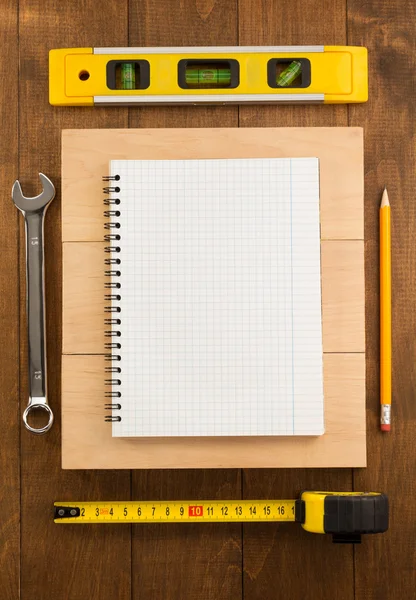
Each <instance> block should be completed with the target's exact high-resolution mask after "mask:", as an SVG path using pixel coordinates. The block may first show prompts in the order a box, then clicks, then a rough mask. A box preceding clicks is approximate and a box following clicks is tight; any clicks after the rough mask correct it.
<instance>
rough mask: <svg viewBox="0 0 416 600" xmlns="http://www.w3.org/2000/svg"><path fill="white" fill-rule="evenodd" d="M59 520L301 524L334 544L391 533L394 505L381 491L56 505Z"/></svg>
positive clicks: (72, 521)
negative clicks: (288, 497)
mask: <svg viewBox="0 0 416 600" xmlns="http://www.w3.org/2000/svg"><path fill="white" fill-rule="evenodd" d="M54 521H55V523H61V524H68V523H70V524H91V523H113V524H114V523H118V524H120V523H243V522H246V523H257V522H283V523H292V522H293V523H300V524H301V525H302V527H303V529H305V530H306V531H309V532H311V533H331V534H332V535H333V540H334V541H335V542H359V541H360V540H361V534H363V533H383V532H385V531H387V529H388V522H389V505H388V499H387V496H386V495H385V494H380V493H378V492H370V493H367V492H306V491H305V492H302V493H301V494H300V497H299V498H298V499H297V500H212V501H206V500H203V501H202V500H195V501H188V500H186V501H179V500H172V501H163V502H159V501H133V502H132V501H127V502H119V501H116V502H55V504H54Z"/></svg>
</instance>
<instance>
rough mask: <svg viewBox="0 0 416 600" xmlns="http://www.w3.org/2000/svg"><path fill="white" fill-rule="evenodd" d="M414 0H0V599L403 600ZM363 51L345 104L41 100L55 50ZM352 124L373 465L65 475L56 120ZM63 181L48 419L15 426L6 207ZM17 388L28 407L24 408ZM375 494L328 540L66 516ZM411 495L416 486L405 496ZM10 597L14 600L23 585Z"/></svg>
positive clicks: (18, 260) (15, 341)
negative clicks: (384, 512)
mask: <svg viewBox="0 0 416 600" xmlns="http://www.w3.org/2000/svg"><path fill="white" fill-rule="evenodd" d="M415 26H416V4H415V3H414V2H412V1H411V0H407V2H406V1H405V0H366V1H365V2H364V1H363V0H281V1H280V2H279V1H278V0H229V1H227V0H176V1H175V0H163V1H162V0H160V1H159V2H156V0H154V1H151V0H118V1H116V0H113V1H110V0H102V1H101V2H98V1H97V0H66V1H63V2H59V3H58V2H57V1H56V0H20V1H19V2H17V1H16V0H2V2H1V3H0V44H1V54H0V74H1V82H2V83H1V86H0V111H1V122H2V135H1V138H0V157H1V169H0V182H1V186H2V189H3V202H2V203H1V205H0V236H1V241H2V255H3V256H2V269H1V290H2V295H1V303H0V315H1V329H0V345H1V347H2V364H1V369H0V378H1V379H0V381H1V386H0V389H1V403H0V411H1V413H0V418H1V425H2V431H1V442H0V444H1V452H0V475H1V491H0V515H1V526H0V532H1V533H0V590H1V592H0V597H1V598H2V600H8V599H12V600H15V599H17V598H22V599H24V600H26V599H28V600H29V599H30V600H32V599H33V600H42V599H45V600H61V599H70V600H78V599H79V600H87V599H88V600H93V599H94V600H95V599H98V600H107V599H108V600H114V599H120V600H127V599H130V598H134V599H140V600H141V599H144V600H169V599H172V600H194V599H195V600H196V599H198V600H239V599H242V598H244V599H245V600H257V599H258V600H269V599H285V600H297V599H298V598H299V599H302V600H306V599H311V600H312V599H313V600H326V599H327V600H334V599H336V600H352V599H355V600H364V599H365V600H370V599H371V600H372V599H374V600H384V599H396V598H397V599H399V598H402V599H403V600H411V599H413V598H414V597H415V584H416V581H415V570H414V568H415V558H416V557H415V539H416V528H415V525H416V504H415V501H414V493H415V491H416V489H415V474H416V467H415V450H414V439H415V419H416V402H415V389H416V369H415V360H416V260H415V258H416V256H415V254H416V253H415V248H416V243H415V237H416V205H415V200H414V196H415V191H416V159H415V134H416V131H415V124H416V111H415V106H416V104H415V67H416V64H415V63H416V36H415V35H414V33H415ZM347 43H348V44H357V45H365V46H367V47H368V49H369V57H370V99H369V102H368V103H367V104H364V105H357V106H351V107H347V106H303V107H302V106H296V107H293V106H292V107H289V106H288V107H278V106H273V107H259V106H245V107H240V108H238V107H198V108H196V107H190V108H185V107H181V108H177V107H159V108H132V109H127V108H108V109H105V108H93V109H85V108H76V107H75V108H57V107H55V108H53V107H51V106H49V104H48V66H47V59H48V54H47V53H48V50H49V49H50V48H59V47H71V46H73V47H74V46H75V47H85V46H129V45H130V46H169V45H176V46H182V45H238V44H240V45H251V44H254V45H256V44H264V45H266V44H267V45H269V44H279V45H283V44H293V45H301V44H347ZM213 125H215V126H226V127H234V126H235V127H237V126H240V127H250V126H294V125H296V126H303V125H305V126H335V125H356V126H363V127H364V135H365V196H366V199H365V205H366V214H365V240H366V328H367V330H366V343H367V427H368V468H366V469H356V470H353V471H352V470H350V469H342V470H341V469H339V470H334V469H326V470H244V471H240V470H222V471H217V470H200V471H197V470H192V471H178V472H176V471H132V472H129V471H102V472H97V471H95V472H91V471H90V472H88V471H62V470H61V467H60V462H61V457H60V445H61V439H60V438H61V435H60V417H59V404H60V393H59V390H60V351H61V284H60V281H61V241H60V229H59V222H60V198H59V188H60V185H59V181H60V179H59V178H60V131H61V129H62V128H77V127H128V126H130V127H209V126H213ZM39 170H42V171H44V172H45V173H47V174H48V175H49V176H50V177H51V178H52V179H53V181H54V182H56V184H57V187H58V198H57V200H55V201H54V203H53V204H52V205H51V208H50V210H49V214H48V218H47V224H46V240H47V241H46V246H47V248H46V252H47V257H46V269H47V311H48V317H47V329H48V356H49V369H48V376H49V391H50V402H51V405H52V406H53V408H54V410H55V412H56V415H57V419H56V423H55V425H54V427H53V430H52V431H51V432H50V433H48V434H47V435H46V436H44V437H36V436H33V435H31V434H29V433H28V432H26V431H25V430H24V429H23V428H22V421H21V414H22V411H23V408H24V406H25V405H26V402H27V394H28V392H27V375H26V371H27V366H26V356H27V345H26V329H25V318H24V313H25V303H24V299H25V286H24V271H25V264H24V230H23V222H22V219H21V218H20V216H19V215H18V213H17V211H16V209H15V208H14V207H13V205H12V202H11V200H10V190H11V186H12V183H13V181H14V179H15V178H16V177H19V179H20V180H21V182H22V184H23V185H24V192H25V193H26V194H27V195H30V194H33V193H35V191H36V190H37V189H38V188H36V184H37V173H38V171H39ZM384 184H387V186H388V190H389V195H390V201H391V203H392V219H393V345H394V352H393V377H394V384H393V395H394V399H393V401H394V406H393V411H394V412H393V415H394V425H393V431H392V433H391V434H390V435H384V436H383V435H381V433H379V430H378V427H377V424H378V414H379V405H378V398H379V383H378V370H379V357H378V349H379V334H378V318H379V313H378V204H379V201H380V195H381V191H382V188H383V186H384ZM19 399H20V405H19ZM305 488H306V489H308V488H309V489H328V490H352V489H354V490H381V491H384V492H386V493H387V494H389V497H390V501H391V526H390V530H389V532H388V533H386V534H384V535H380V536H374V537H367V538H365V539H364V540H363V543H362V544H361V546H356V547H352V546H349V545H346V546H344V545H332V544H331V540H330V539H329V537H327V536H318V535H311V534H307V533H305V532H303V531H302V530H301V529H300V528H297V527H295V526H294V525H292V526H290V525H286V526H285V525H272V524H266V525H262V524H249V525H243V526H242V525H239V524H229V525H202V524H201V525H195V526H185V525H182V526H181V525H179V526H176V525H157V526H156V525H155V526H153V525H151V526H142V527H139V526H132V527H131V526H120V527H117V526H104V525H102V526H84V527H80V528H78V527H70V526H67V527H64V526H61V527H58V526H57V525H54V524H53V521H52V503H53V501H54V500H57V499H60V500H65V499H70V498H72V499H74V498H78V499H87V498H89V499H96V500H98V499H101V500H105V499H129V498H144V499H146V498H147V499H152V498H155V499H158V498H160V499H164V498H187V497H188V498H189V497H199V498H209V497H211V498H241V497H244V498H255V497H264V498H266V497H267V498H273V497H275V498H282V497H293V495H294V494H296V493H297V492H298V491H299V490H300V489H305ZM412 494H413V496H412ZM19 594H20V596H19Z"/></svg>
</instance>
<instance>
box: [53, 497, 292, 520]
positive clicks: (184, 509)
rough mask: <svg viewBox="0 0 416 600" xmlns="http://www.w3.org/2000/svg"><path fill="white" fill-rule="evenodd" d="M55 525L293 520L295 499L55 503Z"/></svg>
mask: <svg viewBox="0 0 416 600" xmlns="http://www.w3.org/2000/svg"><path fill="white" fill-rule="evenodd" d="M54 507H55V519H54V520H55V523H71V524H75V523H80V524H82V523H221V522H225V523H228V522H261V521H266V522H269V521H283V522H293V521H295V500H222V501H218V500H212V501H207V500H203V501H201V500H194V501H189V500H187V501H186V502H181V501H166V502H147V501H146V502H72V501H71V502H55V504H54Z"/></svg>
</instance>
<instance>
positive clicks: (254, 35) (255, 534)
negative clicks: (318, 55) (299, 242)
mask: <svg viewBox="0 0 416 600" xmlns="http://www.w3.org/2000/svg"><path fill="white" fill-rule="evenodd" d="M345 11H346V0H292V1H291V2H283V3H282V2H278V0H240V2H239V15H240V18H239V43H240V44H241V45H246V44H247V45H249V44H270V43H273V42H277V43H279V44H331V43H335V44H342V43H345V41H346V23H345ZM328 109H329V110H328ZM357 124H358V123H357ZM272 125H273V126H276V125H279V126H283V127H287V126H292V127H293V126H310V125H314V126H322V125H329V126H342V125H347V107H346V106H337V107H333V106H331V107H330V106H299V107H297V106H296V107H294V106H287V107H285V106H282V107H281V106H270V107H265V108H264V110H259V109H258V107H254V106H253V107H250V106H246V107H240V126H243V127H248V126H249V127H253V126H261V127H270V126H272ZM334 185H335V186H338V188H339V189H341V187H342V186H341V185H340V182H339V181H337V179H336V178H335V179H334ZM322 236H323V237H325V234H324V233H322ZM360 237H361V236H360ZM322 264H324V261H323V263H322ZM327 293H328V294H334V295H337V293H338V292H336V291H335V290H332V289H327V290H325V288H323V297H324V296H325V295H326V294H327ZM326 333H328V332H326ZM360 345H361V346H362V334H361V335H360ZM243 481H244V487H243V494H244V497H249V498H250V497H253V496H255V495H258V494H260V495H262V494H264V493H268V494H270V495H271V496H274V497H276V498H280V497H284V496H288V497H291V496H292V495H293V494H294V493H295V491H296V490H298V489H299V488H302V487H303V489H305V488H304V486H307V487H309V488H310V489H318V488H319V489H323V488H324V487H326V489H334V490H335V489H351V486H352V478H351V471H347V470H345V471H322V470H314V471H312V472H311V471H304V470H301V471H297V472H294V471H283V472H282V473H279V474H278V475H277V476H276V475H274V474H273V473H268V474H266V473H265V472H262V471H254V472H251V471H249V472H247V471H245V472H244V476H243ZM292 534H294V535H292ZM243 549H244V598H245V600H260V599H261V600H269V599H270V600H271V599H272V598H273V600H280V599H283V598H284V599H286V598H293V599H298V598H299V599H300V598H302V599H307V600H316V599H317V598H319V599H320V600H321V599H325V600H326V599H328V600H332V599H334V598H336V599H337V600H341V599H342V600H351V599H352V598H353V597H354V589H353V587H354V574H353V552H352V549H351V548H348V547H345V546H344V547H342V548H339V547H337V548H335V549H334V548H333V547H332V546H331V544H330V543H329V540H327V539H323V538H321V537H319V538H318V539H316V538H314V539H311V538H308V537H307V536H306V534H304V532H301V531H298V532H292V531H291V530H290V531H287V533H286V530H285V528H283V526H282V527H276V528H267V527H262V526H260V527H257V526H255V527H251V526H250V527H248V526H245V527H244V536H243ZM259 557H262V558H259ZM289 569H290V575H289ZM318 574H321V575H318ZM326 574H328V577H326V576H325V575H326Z"/></svg>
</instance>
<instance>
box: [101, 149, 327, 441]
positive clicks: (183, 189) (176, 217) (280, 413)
mask: <svg viewBox="0 0 416 600" xmlns="http://www.w3.org/2000/svg"><path fill="white" fill-rule="evenodd" d="M110 171H111V175H119V176H120V180H119V181H118V182H117V185H118V186H119V187H120V192H119V193H118V194H114V197H118V198H120V205H119V206H118V207H117V208H118V209H119V210H120V216H117V217H116V216H115V217H112V219H113V221H114V222H118V223H120V229H119V233H120V235H121V241H120V242H119V245H120V252H119V253H118V255H117V257H119V258H120V259H121V265H120V271H121V276H120V277H119V278H118V281H120V282H121V290H120V293H121V298H122V299H121V302H119V303H116V304H119V305H120V307H121V313H120V315H119V316H120V318H121V325H120V326H113V329H114V330H116V329H117V330H120V332H121V337H120V338H119V341H120V343H121V350H120V351H119V353H120V355H121V361H120V362H119V363H117V364H118V365H120V366H121V374H120V380H121V386H118V387H117V388H114V390H116V391H121V398H120V404H121V406H122V409H121V411H114V415H121V417H122V419H121V421H120V422H115V423H113V436H122V437H124V436H147V437H149V436H150V437H151V436H244V435H260V436H261V435H290V436H291V435H320V434H322V433H323V431H324V418H323V374H322V320H321V278H320V277H321V276H320V273H321V270H320V224H319V161H318V159H316V158H293V159H227V160H224V159H221V160H220V159H218V160H216V159H213V160H137V161H134V160H126V161H111V166H110Z"/></svg>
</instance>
